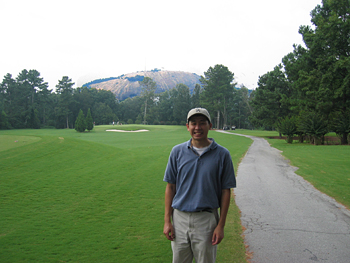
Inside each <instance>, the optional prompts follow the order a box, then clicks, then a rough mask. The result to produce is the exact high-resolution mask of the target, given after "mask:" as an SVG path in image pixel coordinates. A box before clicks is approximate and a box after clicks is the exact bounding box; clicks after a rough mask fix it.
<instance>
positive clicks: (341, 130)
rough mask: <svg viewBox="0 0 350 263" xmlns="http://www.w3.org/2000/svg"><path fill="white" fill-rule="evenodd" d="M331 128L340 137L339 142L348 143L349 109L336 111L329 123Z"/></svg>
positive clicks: (349, 131)
mask: <svg viewBox="0 0 350 263" xmlns="http://www.w3.org/2000/svg"><path fill="white" fill-rule="evenodd" d="M331 127H332V130H333V131H334V132H335V133H336V134H338V135H339V136H340V137H341V144H343V145H344V144H348V143H349V141H348V136H349V133H350V110H349V111H348V112H346V113H342V112H336V113H335V116H334V117H333V121H332V124H331Z"/></svg>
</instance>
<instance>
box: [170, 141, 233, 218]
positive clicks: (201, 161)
mask: <svg viewBox="0 0 350 263" xmlns="http://www.w3.org/2000/svg"><path fill="white" fill-rule="evenodd" d="M191 140H192V139H191ZM191 140H189V141H187V142H184V143H182V144H179V145H176V146H175V147H174V148H173V149H172V151H171V153H170V156H169V160H168V164H167V167H166V170H165V175H164V179H163V180H164V181H165V182H168V183H171V184H175V185H176V193H175V196H174V199H173V203H172V207H173V208H174V209H178V210H180V211H186V212H195V211H201V210H205V209H215V208H219V207H220V200H221V192H222V190H223V189H229V188H234V187H236V178H235V173H234V169H233V164H232V159H231V155H230V152H229V151H228V150H227V149H226V148H224V147H222V146H221V145H219V144H217V143H216V142H215V141H214V139H211V138H210V140H211V141H212V143H211V144H210V146H209V148H208V149H207V150H206V151H205V152H204V153H203V154H202V155H199V154H198V153H197V152H196V151H195V150H194V149H193V148H192V147H191Z"/></svg>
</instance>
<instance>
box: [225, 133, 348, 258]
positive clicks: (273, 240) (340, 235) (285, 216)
mask: <svg viewBox="0 0 350 263" xmlns="http://www.w3.org/2000/svg"><path fill="white" fill-rule="evenodd" d="M230 134H232V133H230ZM241 136H244V135H241ZM245 137H249V138H251V139H252V140H254V142H253V143H252V145H251V146H250V148H249V150H248V152H247V154H246V155H245V157H244V158H243V160H242V162H241V163H240V165H239V167H238V171H237V188H236V189H235V190H234V193H235V195H236V197H235V200H236V204H237V205H238V207H239V209H240V210H241V221H242V225H243V226H244V228H245V231H244V239H245V243H246V245H247V247H248V251H249V252H251V254H252V258H251V260H250V262H252V263H275V262H278V263H284V262H286V263H294V262H297V263H307V262H312V263H315V262H330V263H349V262H350V211H349V210H348V209H346V208H345V207H344V206H343V205H341V204H339V203H337V202H336V201H335V200H334V199H333V198H331V197H329V196H327V195H325V194H323V193H321V192H320V191H318V190H317V189H315V188H314V187H313V186H312V185H311V184H310V183H308V182H307V181H305V180H304V179H303V178H302V177H300V176H299V175H297V174H295V171H296V170H297V168H296V167H292V166H290V165H289V163H288V160H286V159H285V158H284V157H283V156H282V155H281V151H279V150H277V149H276V148H273V147H271V146H270V145H269V144H268V142H267V141H266V140H265V139H262V138H257V137H252V136H245ZM349 191H350V189H349Z"/></svg>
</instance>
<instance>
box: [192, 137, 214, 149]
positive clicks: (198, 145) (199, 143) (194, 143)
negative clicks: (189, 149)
mask: <svg viewBox="0 0 350 263" xmlns="http://www.w3.org/2000/svg"><path fill="white" fill-rule="evenodd" d="M191 144H192V146H193V147H196V148H203V147H207V146H209V145H210V144H211V140H209V139H208V138H207V139H205V140H200V141H196V140H193V139H192V141H191Z"/></svg>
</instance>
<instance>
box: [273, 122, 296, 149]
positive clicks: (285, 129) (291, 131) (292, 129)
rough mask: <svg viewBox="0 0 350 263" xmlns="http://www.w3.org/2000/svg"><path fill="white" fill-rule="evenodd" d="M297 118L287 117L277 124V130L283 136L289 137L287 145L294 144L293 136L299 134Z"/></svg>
mask: <svg viewBox="0 0 350 263" xmlns="http://www.w3.org/2000/svg"><path fill="white" fill-rule="evenodd" d="M297 121H298V120H297V117H296V116H292V117H285V118H284V119H280V120H279V121H278V122H277V130H278V131H279V132H280V133H281V134H283V135H287V143H293V136H294V135H295V134H297V132H298V126H297V124H298V123H297Z"/></svg>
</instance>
